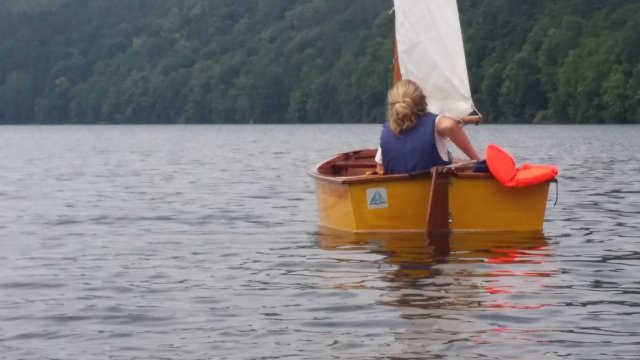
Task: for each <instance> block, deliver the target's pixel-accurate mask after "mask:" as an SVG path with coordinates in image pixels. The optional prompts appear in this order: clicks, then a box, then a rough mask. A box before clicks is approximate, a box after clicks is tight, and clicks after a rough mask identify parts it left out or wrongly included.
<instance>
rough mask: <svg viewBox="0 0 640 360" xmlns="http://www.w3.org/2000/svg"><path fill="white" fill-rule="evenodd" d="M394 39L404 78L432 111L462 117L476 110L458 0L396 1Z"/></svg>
mask: <svg viewBox="0 0 640 360" xmlns="http://www.w3.org/2000/svg"><path fill="white" fill-rule="evenodd" d="M394 7H395V36H396V46H397V54H398V61H397V62H395V63H397V64H399V68H400V72H401V76H402V78H403V79H411V80H414V81H416V82H418V83H419V84H420V85H421V86H422V88H423V89H424V90H425V92H426V94H427V99H428V100H427V101H428V103H429V110H430V111H432V112H435V113H440V114H447V115H450V116H454V117H462V116H464V115H467V114H468V113H470V112H471V111H472V110H473V109H474V106H473V101H472V98H471V91H470V88H469V78H468V74H467V65H466V60H465V54H464V46H463V43H462V30H461V28H460V18H459V15H458V6H457V4H456V1H455V0H394Z"/></svg>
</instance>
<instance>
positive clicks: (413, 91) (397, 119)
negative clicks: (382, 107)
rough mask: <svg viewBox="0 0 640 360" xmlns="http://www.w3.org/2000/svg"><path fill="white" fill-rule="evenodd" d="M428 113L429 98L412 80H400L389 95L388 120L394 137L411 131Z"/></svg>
mask: <svg viewBox="0 0 640 360" xmlns="http://www.w3.org/2000/svg"><path fill="white" fill-rule="evenodd" d="M426 112H427V97H426V96H425V94H424V92H423V91H422V89H421V88H420V86H419V85H418V84H416V83H415V82H414V81H412V80H400V81H398V82H397V83H396V84H395V85H394V86H393V87H392V88H391V90H389V93H388V94H387V118H388V120H389V127H390V128H391V131H392V132H393V134H394V135H396V136H398V135H399V134H400V132H401V131H403V130H408V129H411V128H412V127H414V126H415V125H416V121H417V120H418V117H420V116H422V115H424V114H425V113H426Z"/></svg>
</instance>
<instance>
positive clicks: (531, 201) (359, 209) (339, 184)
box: [310, 150, 549, 232]
mask: <svg viewBox="0 0 640 360" xmlns="http://www.w3.org/2000/svg"><path fill="white" fill-rule="evenodd" d="M370 152H371V150H369V151H367V152H366V153H364V154H366V155H367V156H363V153H361V152H355V153H350V154H348V155H347V157H346V158H342V157H336V158H334V159H332V160H333V161H329V162H327V163H323V164H321V165H320V166H318V167H317V168H316V169H314V170H313V171H312V172H311V173H310V174H311V176H312V177H313V178H314V181H315V189H316V197H317V204H318V216H319V224H320V226H322V227H325V228H329V229H334V230H340V231H346V232H424V231H425V229H426V221H427V220H426V219H427V206H428V204H429V193H430V190H431V177H428V176H422V177H414V178H412V177H409V176H406V175H405V176H402V175H400V176H399V175H391V176H384V175H366V173H367V171H365V170H372V169H370V168H369V167H368V166H365V164H368V163H367V161H368V158H369V156H370V155H371V154H370ZM353 154H359V155H360V156H361V157H360V158H357V157H356V158H355V159H356V160H355V161H354V160H353ZM345 159H347V160H349V161H345ZM358 159H360V160H358ZM345 163H348V164H358V166H355V167H348V166H337V167H336V166H335V165H336V164H345ZM373 166H375V164H373ZM330 169H331V172H330V173H329V170H330ZM336 169H338V170H336ZM340 169H342V170H340ZM333 174H335V175H333ZM548 192H549V182H546V183H541V184H537V185H533V186H529V187H524V188H510V187H506V186H503V185H502V184H500V183H499V182H498V181H497V180H496V179H495V178H493V177H492V176H491V175H489V174H483V175H479V174H464V173H461V174H454V175H453V176H451V178H450V181H449V186H448V209H449V229H450V230H451V231H452V232H498V231H504V232H513V231H517V232H541V231H542V226H543V222H544V216H545V209H546V204H547V197H548Z"/></svg>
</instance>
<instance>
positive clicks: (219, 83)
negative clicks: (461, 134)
mask: <svg viewBox="0 0 640 360" xmlns="http://www.w3.org/2000/svg"><path fill="white" fill-rule="evenodd" d="M458 5H459V9H460V14H461V20H462V27H463V33H464V34H463V35H464V40H465V46H466V52H467V65H468V70H469V75H470V80H471V86H472V93H473V94H474V100H475V102H476V105H477V107H478V108H479V110H480V111H481V112H482V113H483V114H484V115H486V116H487V117H488V119H489V121H490V122H518V123H529V122H575V123H638V122H640V67H639V66H638V65H637V64H638V63H639V62H640V61H639V60H640V37H638V36H637V34H638V33H640V4H638V2H637V1H636V0H609V1H601V0H536V1H524V2H523V1H519V0H458ZM392 6H393V3H392V1H391V0H350V1H339V0H269V1H266V0H243V1H237V0H128V1H119V2H113V1H109V0H92V1H86V0H4V1H1V2H0V59H2V60H1V61H0V124H1V123H140V122H142V123H229V122H232V123H233V122H236V123H249V122H252V123H275V122H290V123H309V122H382V121H383V119H384V102H385V95H386V91H387V88H388V86H389V85H390V81H391V52H392V34H393V15H392V12H390V10H391V8H392Z"/></svg>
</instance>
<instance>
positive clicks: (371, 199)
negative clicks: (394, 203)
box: [367, 188, 389, 209]
mask: <svg viewBox="0 0 640 360" xmlns="http://www.w3.org/2000/svg"><path fill="white" fill-rule="evenodd" d="M367 207H368V208H369V209H383V208H387V207H389V201H388V200H387V189H385V188H373V189H367Z"/></svg>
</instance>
